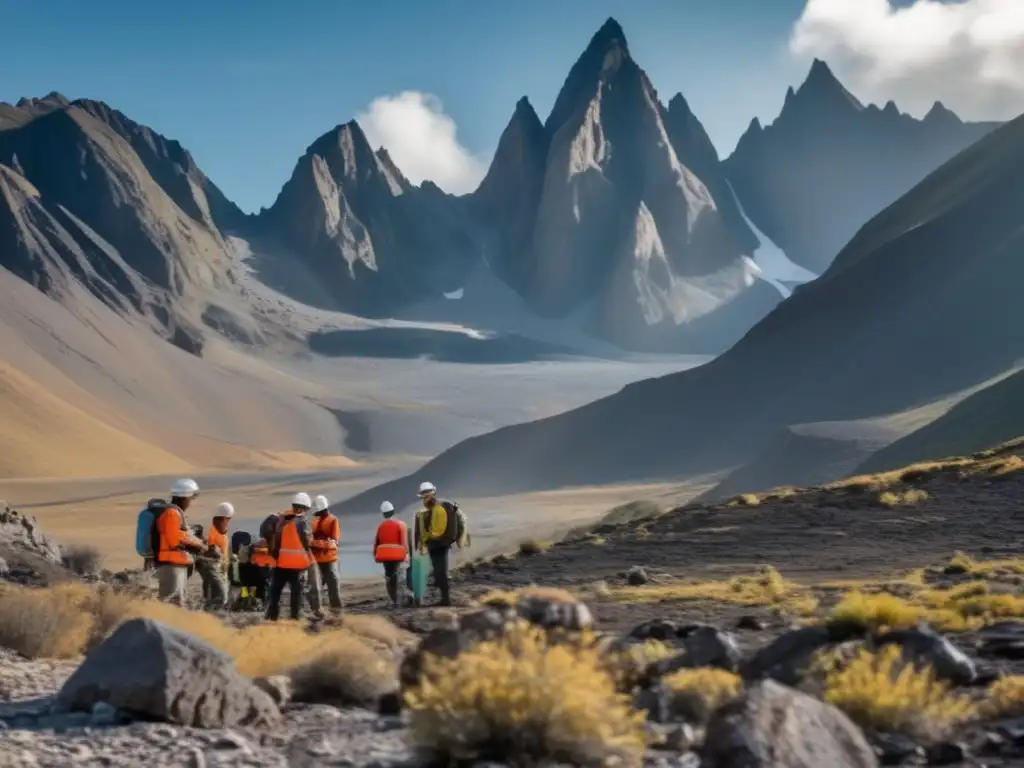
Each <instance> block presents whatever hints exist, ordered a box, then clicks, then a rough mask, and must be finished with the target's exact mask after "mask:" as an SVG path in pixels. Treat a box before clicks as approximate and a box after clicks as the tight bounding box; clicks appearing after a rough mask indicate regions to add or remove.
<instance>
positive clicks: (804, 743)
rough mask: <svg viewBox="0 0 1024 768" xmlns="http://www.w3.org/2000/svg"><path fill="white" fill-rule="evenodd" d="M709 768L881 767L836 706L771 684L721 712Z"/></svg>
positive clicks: (713, 729) (711, 735) (712, 734)
mask: <svg viewBox="0 0 1024 768" xmlns="http://www.w3.org/2000/svg"><path fill="white" fill-rule="evenodd" d="M703 758H704V760H703V762H702V763H701V765H704V766H708V768H770V766H783V765H784V766H786V768H821V766H825V765H828V766H834V768H875V766H877V765H878V760H877V758H876V757H875V753H874V752H873V751H872V749H871V746H870V745H869V744H868V742H867V740H866V739H865V738H864V734H863V733H861V730H860V728H858V727H857V726H856V725H854V724H853V723H852V722H851V721H850V719H849V718H848V717H847V716H846V715H844V714H843V713H842V712H840V711H839V710H838V709H836V708H835V707H833V706H831V705H829V704H826V703H824V702H822V701H820V700H818V699H815V698H813V697H812V696H808V695H807V694H804V693H800V692H799V691H795V690H793V689H791V688H786V687H785V686H782V685H779V684H778V683H775V682H772V681H770V680H767V681H764V682H762V683H758V684H757V685H755V686H753V687H751V688H750V689H749V690H748V691H747V692H746V694H744V696H743V697H742V698H741V699H740V700H739V701H736V702H734V703H732V704H727V705H726V706H725V707H723V708H722V709H720V710H719V711H718V712H717V713H716V714H715V715H714V716H713V717H712V719H711V722H710V723H709V724H708V729H707V736H706V741H705V743H704V750H703Z"/></svg>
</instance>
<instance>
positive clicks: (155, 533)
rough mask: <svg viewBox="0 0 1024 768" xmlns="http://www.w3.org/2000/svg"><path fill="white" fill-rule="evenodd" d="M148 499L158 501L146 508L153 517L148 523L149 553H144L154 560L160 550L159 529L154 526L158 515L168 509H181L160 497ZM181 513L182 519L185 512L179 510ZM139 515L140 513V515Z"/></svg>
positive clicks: (158, 517)
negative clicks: (156, 503)
mask: <svg viewBox="0 0 1024 768" xmlns="http://www.w3.org/2000/svg"><path fill="white" fill-rule="evenodd" d="M150 501H151V502H153V501H157V502H160V503H159V504H158V505H156V506H152V507H149V509H148V510H147V511H149V512H152V515H153V517H152V521H151V522H150V525H149V546H150V550H149V551H150V554H149V555H146V557H152V558H153V559H154V561H155V560H156V555H157V553H158V552H159V551H160V531H159V529H158V528H157V527H156V524H157V521H158V520H159V519H160V516H161V515H162V514H163V513H164V512H166V511H167V510H168V509H177V510H178V511H179V512H181V510H180V509H178V507H176V506H174V505H173V504H168V503H167V502H164V501H161V500H160V499H151V500H150ZM181 514H182V519H184V514H185V513H184V512H181ZM140 517H141V515H140Z"/></svg>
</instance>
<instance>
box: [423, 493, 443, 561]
mask: <svg viewBox="0 0 1024 768" xmlns="http://www.w3.org/2000/svg"><path fill="white" fill-rule="evenodd" d="M428 511H429V512H430V530H427V512H428ZM447 530H448V510H446V509H445V508H444V505H443V504H441V503H439V502H434V506H433V507H432V508H431V509H430V510H427V509H421V510H419V511H418V512H417V513H416V549H418V550H419V551H420V552H424V551H426V549H427V544H429V543H430V542H431V541H435V540H437V539H440V538H443V537H444V534H445V532H446V531H447Z"/></svg>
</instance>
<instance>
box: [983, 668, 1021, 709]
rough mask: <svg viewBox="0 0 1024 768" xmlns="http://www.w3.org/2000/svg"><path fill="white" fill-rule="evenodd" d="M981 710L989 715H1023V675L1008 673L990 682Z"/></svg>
mask: <svg viewBox="0 0 1024 768" xmlns="http://www.w3.org/2000/svg"><path fill="white" fill-rule="evenodd" d="M983 710H984V712H985V714H986V715H989V716H991V717H1024V675H1010V676H1009V677H1004V678H1002V679H1000V680H997V681H996V682H994V683H992V685H991V686H990V687H989V689H988V694H987V696H986V697H985V704H984V706H983Z"/></svg>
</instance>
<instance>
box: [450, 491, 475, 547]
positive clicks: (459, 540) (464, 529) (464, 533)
mask: <svg viewBox="0 0 1024 768" xmlns="http://www.w3.org/2000/svg"><path fill="white" fill-rule="evenodd" d="M452 506H453V507H455V514H456V516H457V517H458V519H459V530H458V532H457V534H456V536H455V543H456V544H458V545H459V549H468V548H469V546H470V545H471V544H472V543H473V539H472V537H471V536H470V535H469V518H468V517H466V513H465V512H463V511H462V509H461V508H460V507H459V505H458V504H456V503H455V502H452Z"/></svg>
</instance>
